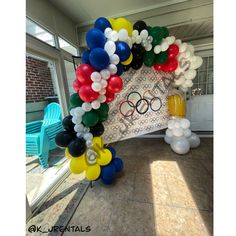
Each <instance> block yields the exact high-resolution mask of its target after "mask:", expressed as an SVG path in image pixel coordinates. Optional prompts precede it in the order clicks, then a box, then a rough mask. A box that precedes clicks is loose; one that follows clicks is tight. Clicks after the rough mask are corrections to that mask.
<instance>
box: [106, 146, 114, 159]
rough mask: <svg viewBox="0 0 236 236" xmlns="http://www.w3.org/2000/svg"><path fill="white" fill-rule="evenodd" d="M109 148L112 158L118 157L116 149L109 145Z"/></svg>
mask: <svg viewBox="0 0 236 236" xmlns="http://www.w3.org/2000/svg"><path fill="white" fill-rule="evenodd" d="M107 149H108V150H110V152H111V154H112V159H113V158H115V157H116V150H115V148H113V147H107Z"/></svg>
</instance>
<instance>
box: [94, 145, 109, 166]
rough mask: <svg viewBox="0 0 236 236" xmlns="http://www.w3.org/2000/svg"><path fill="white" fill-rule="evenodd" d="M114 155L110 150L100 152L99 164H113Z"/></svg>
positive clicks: (105, 149)
mask: <svg viewBox="0 0 236 236" xmlns="http://www.w3.org/2000/svg"><path fill="white" fill-rule="evenodd" d="M111 159H112V154H111V152H110V150H109V149H107V148H104V149H101V150H100V151H98V157H97V163H98V164H99V165H100V166H105V165H108V164H109V163H110V162H111Z"/></svg>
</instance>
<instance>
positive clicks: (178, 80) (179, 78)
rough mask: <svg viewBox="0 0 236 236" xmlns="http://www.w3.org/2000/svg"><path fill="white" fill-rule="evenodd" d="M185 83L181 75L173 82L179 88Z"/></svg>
mask: <svg viewBox="0 0 236 236" xmlns="http://www.w3.org/2000/svg"><path fill="white" fill-rule="evenodd" d="M184 82H185V77H184V76H183V75H182V76H179V77H178V79H176V80H175V84H176V85H177V86H180V85H182V84H183V83H184Z"/></svg>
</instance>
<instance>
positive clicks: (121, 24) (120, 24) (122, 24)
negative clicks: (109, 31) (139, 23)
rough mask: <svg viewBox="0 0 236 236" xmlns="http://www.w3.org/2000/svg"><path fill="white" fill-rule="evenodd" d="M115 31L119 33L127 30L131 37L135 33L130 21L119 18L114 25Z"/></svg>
mask: <svg viewBox="0 0 236 236" xmlns="http://www.w3.org/2000/svg"><path fill="white" fill-rule="evenodd" d="M112 28H113V30H115V31H117V32H119V30H120V29H126V30H127V31H128V35H129V36H130V37H131V36H132V32H133V25H132V23H131V22H130V21H128V20H126V19H125V18H118V19H116V20H115V21H114V23H113V27H112Z"/></svg>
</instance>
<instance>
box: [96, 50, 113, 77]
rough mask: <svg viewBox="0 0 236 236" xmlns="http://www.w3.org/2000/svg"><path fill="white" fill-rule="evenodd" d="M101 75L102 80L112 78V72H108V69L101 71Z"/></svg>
mask: <svg viewBox="0 0 236 236" xmlns="http://www.w3.org/2000/svg"><path fill="white" fill-rule="evenodd" d="M114 55H115V54H114ZM100 74H101V76H102V79H109V78H110V75H111V73H110V71H109V70H107V69H104V70H101V71H100Z"/></svg>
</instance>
